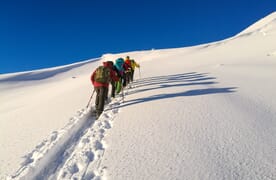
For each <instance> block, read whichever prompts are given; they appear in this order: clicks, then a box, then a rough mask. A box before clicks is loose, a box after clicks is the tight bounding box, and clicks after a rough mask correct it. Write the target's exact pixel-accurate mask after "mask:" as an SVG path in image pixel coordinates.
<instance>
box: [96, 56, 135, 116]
mask: <svg viewBox="0 0 276 180" xmlns="http://www.w3.org/2000/svg"><path fill="white" fill-rule="evenodd" d="M136 67H137V68H140V65H139V64H138V63H136V62H135V60H134V59H130V58H129V56H126V58H125V59H123V58H118V59H116V60H115V62H114V63H113V61H105V62H103V65H101V66H99V67H97V68H96V70H95V71H94V72H93V73H92V75H91V82H92V84H93V86H94V91H95V92H96V100H95V108H96V119H98V118H99V116H100V115H101V114H102V112H103V109H104V105H105V102H107V101H108V89H109V85H110V84H111V87H112V88H111V98H115V95H116V94H119V93H120V92H121V91H122V90H123V88H125V87H126V86H127V85H128V84H129V83H130V82H132V81H133V77H134V70H135V68H136Z"/></svg>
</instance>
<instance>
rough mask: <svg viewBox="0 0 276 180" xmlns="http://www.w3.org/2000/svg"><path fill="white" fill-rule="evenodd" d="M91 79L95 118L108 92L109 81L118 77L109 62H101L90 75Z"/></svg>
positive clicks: (101, 109)
mask: <svg viewBox="0 0 276 180" xmlns="http://www.w3.org/2000/svg"><path fill="white" fill-rule="evenodd" d="M91 81H92V84H93V86H94V89H95V91H96V94H97V95H96V101H95V106H96V119H98V118H99V116H100V115H101V114H102V112H103V109H104V102H105V100H106V98H107V94H108V86H109V83H110V82H111V81H118V77H117V76H116V75H115V72H114V71H113V70H112V66H110V64H109V63H107V62H103V65H102V66H99V67H98V68H97V69H96V70H95V71H94V72H93V73H92V75H91Z"/></svg>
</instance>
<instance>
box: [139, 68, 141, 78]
mask: <svg viewBox="0 0 276 180" xmlns="http://www.w3.org/2000/svg"><path fill="white" fill-rule="evenodd" d="M139 78H140V79H141V71H140V67H139Z"/></svg>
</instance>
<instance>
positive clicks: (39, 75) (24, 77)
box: [0, 59, 97, 82]
mask: <svg viewBox="0 0 276 180" xmlns="http://www.w3.org/2000/svg"><path fill="white" fill-rule="evenodd" d="M94 61H97V59H95V60H94ZM91 62H93V61H87V62H84V63H78V64H74V65H69V66H65V67H62V68H57V69H53V70H45V71H43V70H42V71H41V72H36V71H33V72H23V73H19V74H17V75H14V76H11V77H8V78H3V79H0V82H7V81H34V80H43V79H47V78H50V77H53V76H55V75H57V74H59V73H63V72H66V71H70V70H71V69H74V68H77V67H80V66H84V65H86V64H89V63H91Z"/></svg>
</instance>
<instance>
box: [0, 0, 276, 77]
mask: <svg viewBox="0 0 276 180" xmlns="http://www.w3.org/2000/svg"><path fill="white" fill-rule="evenodd" d="M275 10H276V0H136V1H134V0H133V1H132V0H7V1H1V2H0V74H3V73H8V72H18V71H26V70H33V69H40V68H46V67H53V66H58V65H64V64H70V63H73V62H78V61H82V60H87V59H90V58H96V57H100V56H101V55H102V54H104V53H119V52H127V51H134V50H148V49H152V48H155V49H163V48H174V47H186V46H191V45H198V44H201V43H207V42H212V41H217V40H222V39H225V38H228V37H231V36H233V35H235V34H237V33H239V32H240V31H242V30H243V29H245V28H246V27H248V26H249V25H251V24H252V23H254V22H256V21H257V20H259V19H260V18H263V17H265V16H266V15H268V14H270V13H272V12H274V11H275Z"/></svg>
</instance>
